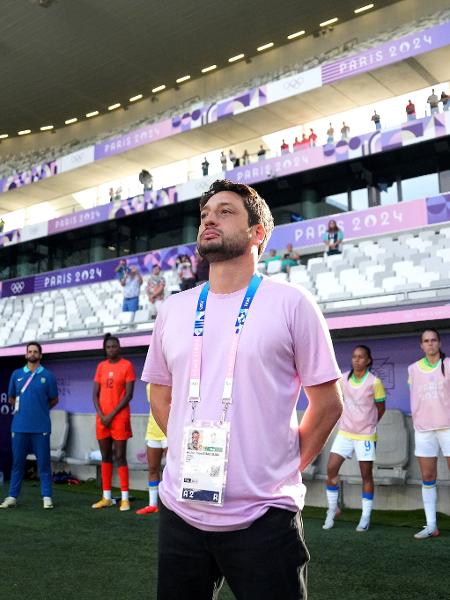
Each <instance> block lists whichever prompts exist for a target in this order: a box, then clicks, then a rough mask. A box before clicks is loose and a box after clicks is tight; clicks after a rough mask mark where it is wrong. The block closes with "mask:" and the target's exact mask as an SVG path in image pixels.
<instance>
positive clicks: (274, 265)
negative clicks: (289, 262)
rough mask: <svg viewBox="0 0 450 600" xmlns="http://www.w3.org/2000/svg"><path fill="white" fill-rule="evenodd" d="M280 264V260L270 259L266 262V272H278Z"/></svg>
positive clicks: (271, 273)
mask: <svg viewBox="0 0 450 600" xmlns="http://www.w3.org/2000/svg"><path fill="white" fill-rule="evenodd" d="M281 265H282V262H281V260H271V261H270V262H268V263H267V274H268V275H274V274H275V273H280V271H281Z"/></svg>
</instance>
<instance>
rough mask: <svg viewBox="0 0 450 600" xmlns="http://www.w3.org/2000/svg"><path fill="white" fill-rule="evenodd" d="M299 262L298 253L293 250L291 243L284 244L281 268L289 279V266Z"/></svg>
mask: <svg viewBox="0 0 450 600" xmlns="http://www.w3.org/2000/svg"><path fill="white" fill-rule="evenodd" d="M298 264H300V254H298V253H297V252H295V251H294V248H293V246H292V244H291V243H289V244H288V245H287V246H286V252H285V253H284V254H283V260H282V261H281V270H282V271H283V273H286V274H287V276H288V279H289V276H290V273H291V268H292V267H295V266H297V265H298Z"/></svg>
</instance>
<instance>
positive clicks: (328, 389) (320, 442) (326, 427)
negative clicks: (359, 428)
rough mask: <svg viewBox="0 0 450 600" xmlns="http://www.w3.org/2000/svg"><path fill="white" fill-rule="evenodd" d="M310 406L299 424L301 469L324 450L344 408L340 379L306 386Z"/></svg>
mask: <svg viewBox="0 0 450 600" xmlns="http://www.w3.org/2000/svg"><path fill="white" fill-rule="evenodd" d="M305 393H306V396H307V398H308V407H307V409H306V411H305V413H304V415H303V418H302V420H301V423H300V426H299V435H300V456H301V461H300V471H304V470H305V469H306V467H307V466H308V465H309V464H310V463H311V462H312V461H313V460H314V459H315V458H316V456H317V455H318V454H320V452H321V451H322V449H323V447H324V446H325V444H326V442H327V440H328V438H329V437H330V434H331V432H332V431H333V429H334V426H335V425H336V423H337V422H338V420H339V418H340V416H341V414H342V410H343V406H344V405H343V402H342V392H341V388H340V386H339V383H338V380H334V381H328V382H326V383H321V384H319V385H311V386H308V387H305Z"/></svg>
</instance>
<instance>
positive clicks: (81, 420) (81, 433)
mask: <svg viewBox="0 0 450 600" xmlns="http://www.w3.org/2000/svg"><path fill="white" fill-rule="evenodd" d="M94 450H98V442H97V438H96V435H95V415H93V414H85V413H72V414H70V415H69V435H68V439H67V446H66V455H65V457H64V462H66V463H67V464H68V465H90V464H92V461H91V460H90V458H89V455H90V453H91V452H93V451H94Z"/></svg>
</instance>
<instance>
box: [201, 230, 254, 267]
mask: <svg viewBox="0 0 450 600" xmlns="http://www.w3.org/2000/svg"><path fill="white" fill-rule="evenodd" d="M249 239H250V235H249V233H248V232H246V233H240V234H236V235H235V237H233V238H232V239H226V238H224V237H223V236H222V235H220V237H218V238H215V239H214V240H212V241H208V242H207V243H205V242H204V241H202V240H201V239H199V240H198V241H197V250H198V253H199V254H200V256H201V257H202V258H206V260H207V261H208V262H209V263H210V264H211V263H214V262H223V261H226V260H231V259H233V258H238V257H239V256H242V255H243V254H245V251H246V249H247V246H248V242H249ZM211 242H213V243H211Z"/></svg>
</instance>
